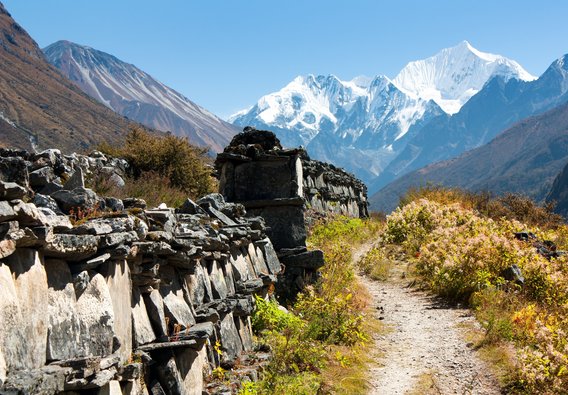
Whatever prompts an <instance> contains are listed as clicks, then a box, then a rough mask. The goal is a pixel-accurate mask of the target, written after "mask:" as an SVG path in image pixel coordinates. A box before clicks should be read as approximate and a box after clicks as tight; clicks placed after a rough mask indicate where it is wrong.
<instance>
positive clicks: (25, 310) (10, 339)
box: [0, 248, 49, 371]
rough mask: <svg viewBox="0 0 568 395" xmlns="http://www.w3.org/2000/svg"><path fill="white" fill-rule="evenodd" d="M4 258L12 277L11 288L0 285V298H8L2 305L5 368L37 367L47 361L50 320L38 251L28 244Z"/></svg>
mask: <svg viewBox="0 0 568 395" xmlns="http://www.w3.org/2000/svg"><path fill="white" fill-rule="evenodd" d="M5 262H6V263H7V264H8V266H9V268H10V272H11V276H12V277H13V288H12V287H11V286H10V285H9V284H7V286H6V288H5V287H4V284H2V287H1V288H0V289H2V298H0V299H6V301H8V305H7V306H2V307H3V308H2V309H1V310H2V311H3V312H4V313H5V315H4V320H3V321H4V322H2V329H3V330H4V331H6V333H5V334H3V339H4V350H5V351H4V357H5V358H6V363H7V364H8V370H9V371H10V370H12V369H14V368H16V369H35V368H40V367H42V366H43V365H44V364H45V361H46V349H47V328H48V321H49V317H48V286H47V275H46V273H45V268H44V265H43V262H42V261H41V260H40V257H39V254H38V253H37V251H35V250H31V249H27V248H22V249H19V250H17V251H16V252H15V253H14V254H12V255H10V256H9V257H8V258H6V261H5ZM14 292H15V295H14ZM14 296H15V297H16V300H13V299H12V298H13V297H14ZM0 321H2V320H0ZM20 336H22V337H20Z"/></svg>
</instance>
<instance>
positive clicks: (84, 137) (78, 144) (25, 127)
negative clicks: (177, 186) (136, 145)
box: [0, 3, 131, 151]
mask: <svg viewBox="0 0 568 395" xmlns="http://www.w3.org/2000/svg"><path fill="white" fill-rule="evenodd" d="M0 59H2V62H0V144H1V145H4V146H9V147H19V148H26V149H33V148H38V149H44V148H52V147H57V148H60V149H62V150H64V151H79V150H83V149H85V148H87V147H90V146H93V145H95V144H97V143H99V142H101V141H108V142H109V143H111V144H114V143H117V142H119V141H120V140H121V138H122V136H124V134H125V133H126V132H127V131H128V127H129V125H130V123H131V122H130V121H129V120H128V119H126V118H124V117H123V116H121V115H118V114H116V113H115V112H114V111H112V110H110V109H108V108H106V107H105V106H102V105H100V104H99V103H98V102H96V101H95V100H93V99H91V98H90V97H89V96H87V95H85V94H84V93H83V92H82V91H81V90H80V89H79V88H78V87H77V86H76V85H75V84H73V83H72V82H71V81H69V80H68V79H67V78H65V77H64V76H63V75H61V73H60V72H59V71H58V70H57V69H56V68H55V67H53V66H51V65H50V64H49V63H48V62H47V61H46V59H45V56H44V55H43V53H42V51H41V50H40V48H39V47H38V45H37V44H36V42H35V41H34V40H33V39H32V38H31V37H30V36H29V35H28V33H27V32H26V31H25V30H24V29H23V28H22V27H21V26H20V25H19V24H18V23H16V21H14V19H13V18H12V16H11V15H10V13H9V12H8V11H7V10H6V9H5V8H4V5H3V4H2V3H0Z"/></svg>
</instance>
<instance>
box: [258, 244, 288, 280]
mask: <svg viewBox="0 0 568 395" xmlns="http://www.w3.org/2000/svg"><path fill="white" fill-rule="evenodd" d="M256 244H257V245H258V246H259V247H260V249H261V251H262V252H263V253H264V257H265V261H266V265H267V266H268V269H269V270H270V273H272V274H279V273H280V272H281V271H282V264H281V263H280V260H279V259H278V255H276V251H274V247H273V246H272V243H271V242H270V239H263V240H260V241H258V242H257V243H256Z"/></svg>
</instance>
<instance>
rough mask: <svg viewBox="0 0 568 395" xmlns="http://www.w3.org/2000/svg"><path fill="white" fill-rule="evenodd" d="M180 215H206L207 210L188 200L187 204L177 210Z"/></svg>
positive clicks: (184, 203)
mask: <svg viewBox="0 0 568 395" xmlns="http://www.w3.org/2000/svg"><path fill="white" fill-rule="evenodd" d="M176 212H177V213H180V214H205V210H203V209H202V208H201V207H199V206H198V205H197V203H195V202H194V201H193V200H191V199H189V198H187V199H186V200H185V202H183V204H182V205H181V207H179V208H178V209H177V210H176Z"/></svg>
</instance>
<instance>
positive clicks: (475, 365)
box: [354, 246, 501, 395]
mask: <svg viewBox="0 0 568 395" xmlns="http://www.w3.org/2000/svg"><path fill="white" fill-rule="evenodd" d="M369 248H370V246H365V247H363V248H361V249H360V250H359V251H357V253H356V254H355V257H354V258H355V259H358V257H360V256H361V255H363V254H364V253H365V252H366V250H368V249H369ZM397 269H398V270H397ZM402 269H403V266H401V265H399V266H397V267H395V270H393V271H392V272H391V276H390V278H389V280H388V281H385V282H378V281H373V280H371V279H369V278H365V277H361V282H362V283H363V284H364V285H365V286H366V287H367V289H368V290H369V293H370V294H371V295H372V298H373V306H374V307H375V314H376V318H378V319H380V320H382V322H383V323H384V324H386V330H385V334H380V335H379V334H377V335H375V336H374V341H375V345H374V348H375V349H374V353H373V355H377V357H376V363H375V364H373V365H372V366H371V367H370V371H369V377H370V391H369V394H380V395H390V394H410V393H412V394H443V395H449V394H452V395H453V394H476V395H482V394H483V395H489V394H500V393H501V391H500V388H499V384H498V382H497V379H496V378H495V377H494V376H493V374H492V373H491V372H490V370H489V369H488V367H487V365H486V364H485V363H484V362H483V361H482V360H481V359H480V358H479V356H478V355H477V353H476V351H475V350H474V348H473V344H472V343H467V342H466V340H465V338H464V330H465V329H464V328H466V327H471V326H473V325H477V322H476V320H475V318H474V317H473V315H472V313H471V311H469V310H467V309H464V308H459V307H455V306H451V305H448V304H447V303H445V302H444V301H443V300H441V299H440V298H437V297H434V296H432V295H429V294H427V293H425V292H422V291H419V290H417V289H415V288H413V287H411V286H410V285H409V281H408V280H405V279H403V278H401V277H402V276H401V274H402Z"/></svg>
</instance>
